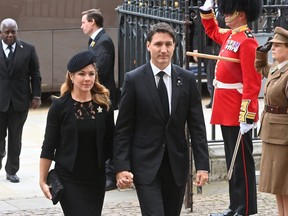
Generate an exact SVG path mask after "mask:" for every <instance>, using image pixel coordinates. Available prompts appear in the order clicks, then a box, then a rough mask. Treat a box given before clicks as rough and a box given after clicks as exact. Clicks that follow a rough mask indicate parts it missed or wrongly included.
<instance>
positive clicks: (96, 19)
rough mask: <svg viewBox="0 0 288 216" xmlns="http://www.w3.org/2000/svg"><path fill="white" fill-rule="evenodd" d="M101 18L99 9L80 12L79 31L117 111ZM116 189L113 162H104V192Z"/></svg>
mask: <svg viewBox="0 0 288 216" xmlns="http://www.w3.org/2000/svg"><path fill="white" fill-rule="evenodd" d="M103 22H104V19H103V16H102V13H101V12H100V10H99V9H90V10H87V11H83V12H82V19H81V29H82V30H83V32H84V34H85V35H88V36H89V42H88V50H91V51H94V53H95V55H96V67H97V69H98V77H99V81H100V83H101V84H103V85H104V86H105V87H106V88H108V89H109V91H110V100H111V102H112V105H113V107H114V109H117V107H118V104H117V97H116V85H115V80H114V61H115V49H114V44H113V41H112V39H111V38H110V37H109V35H108V34H106V33H105V30H104V29H103ZM115 188H116V180H115V172H114V168H113V161H112V160H107V161H106V191H109V190H112V189H115Z"/></svg>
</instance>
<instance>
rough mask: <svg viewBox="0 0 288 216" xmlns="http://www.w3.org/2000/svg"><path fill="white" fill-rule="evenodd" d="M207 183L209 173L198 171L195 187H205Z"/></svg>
mask: <svg viewBox="0 0 288 216" xmlns="http://www.w3.org/2000/svg"><path fill="white" fill-rule="evenodd" d="M207 181H208V172H207V171H200V170H199V171H197V173H196V179H195V181H194V185H195V186H197V187H200V186H203V185H204V184H205V183H206V182H207Z"/></svg>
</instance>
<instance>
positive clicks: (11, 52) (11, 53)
mask: <svg viewBox="0 0 288 216" xmlns="http://www.w3.org/2000/svg"><path fill="white" fill-rule="evenodd" d="M8 49H9V53H8V61H9V62H10V61H11V59H12V56H13V51H12V45H8Z"/></svg>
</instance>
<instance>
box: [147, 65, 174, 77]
mask: <svg viewBox="0 0 288 216" xmlns="http://www.w3.org/2000/svg"><path fill="white" fill-rule="evenodd" d="M150 64H151V68H152V71H153V74H154V76H156V75H157V74H158V73H159V72H160V71H164V72H165V73H166V74H167V75H168V76H169V77H171V68H172V65H171V63H170V64H169V65H168V66H167V67H166V68H164V70H161V69H159V68H158V67H156V66H155V65H154V64H153V63H152V61H150Z"/></svg>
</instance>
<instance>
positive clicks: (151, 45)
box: [113, 23, 209, 216]
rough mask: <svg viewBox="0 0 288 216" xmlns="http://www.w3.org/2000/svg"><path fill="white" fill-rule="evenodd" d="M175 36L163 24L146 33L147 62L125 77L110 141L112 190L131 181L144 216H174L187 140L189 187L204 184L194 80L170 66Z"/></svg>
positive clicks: (204, 164) (198, 100) (205, 159)
mask: <svg viewBox="0 0 288 216" xmlns="http://www.w3.org/2000/svg"><path fill="white" fill-rule="evenodd" d="M175 43H176V37H175V33H174V31H173V29H172V27H171V26H170V25H169V24H167V23H158V24H155V25H153V26H151V28H150V30H149V32H148V33H147V49H148V51H149V52H150V56H151V60H150V62H149V63H146V64H144V65H143V66H140V67H139V68H137V69H135V70H133V71H131V72H128V73H126V75H125V81H124V85H123V90H122V94H121V102H120V108H119V114H118V119H117V123H116V130H115V133H116V134H115V140H114V146H113V149H114V157H113V158H114V166H115V171H116V179H117V186H118V187H119V188H120V189H125V188H127V187H130V186H131V185H132V183H133V182H134V184H135V187H136V191H137V195H138V199H139V202H140V207H141V212H142V215H144V216H148V215H149V216H164V215H165V216H177V215H180V211H181V208H182V203H183V197H184V193H185V185H186V182H187V177H188V168H189V146H188V143H187V142H186V136H185V125H186V123H187V125H188V129H189V133H190V136H191V145H192V148H193V153H194V160H195V167H196V170H197V174H196V179H195V184H196V185H197V186H202V185H204V184H205V182H206V181H207V180H208V171H209V157H208V147H207V140H206V131H205V122H204V117H203V111H202V104H201V97H200V95H199V92H198V89H197V85H196V80H195V76H194V74H193V73H192V72H189V71H186V70H184V69H183V68H180V67H179V66H176V65H174V64H172V63H171V59H172V56H173V52H174V49H175Z"/></svg>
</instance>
